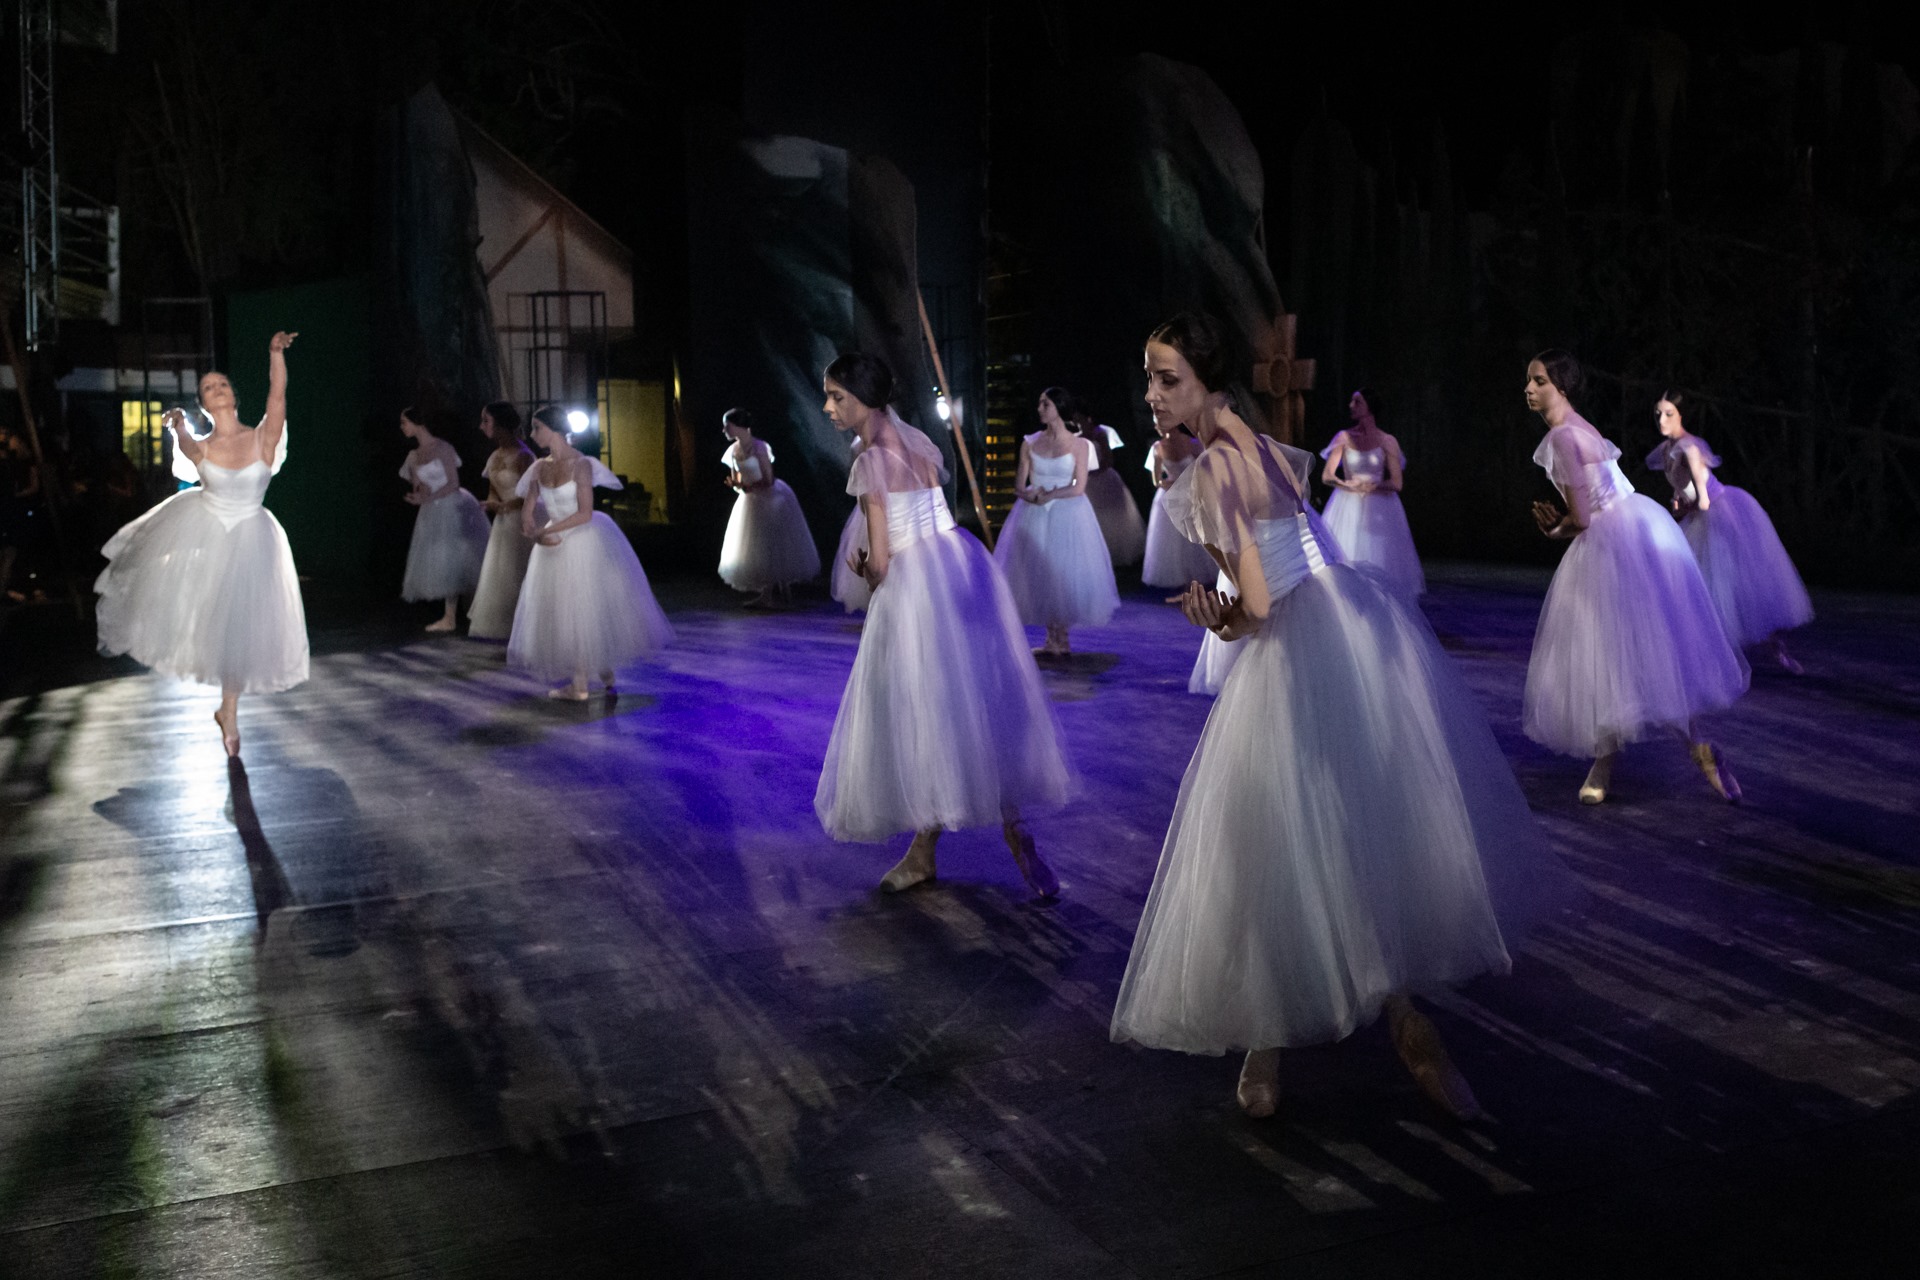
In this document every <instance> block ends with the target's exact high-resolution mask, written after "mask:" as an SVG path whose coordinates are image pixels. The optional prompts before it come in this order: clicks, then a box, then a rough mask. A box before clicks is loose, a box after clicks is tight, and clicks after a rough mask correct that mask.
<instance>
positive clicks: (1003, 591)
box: [813, 352, 1072, 898]
mask: <svg viewBox="0 0 1920 1280" xmlns="http://www.w3.org/2000/svg"><path fill="white" fill-rule="evenodd" d="M822 387H823V389H824V391H825V392H826V405H825V408H826V413H827V417H828V418H829V419H830V420H831V421H832V422H833V426H834V429H835V430H836V431H842V432H848V431H850V432H854V433H856V434H857V435H858V436H859V437H860V442H861V445H862V448H861V450H860V453H859V456H857V457H856V458H854V460H853V469H852V470H851V472H849V474H848V476H847V492H848V493H850V494H852V495H853V496H854V497H856V498H858V499H859V500H860V510H861V511H862V512H863V513H864V515H865V516H866V521H867V538H868V543H867V546H868V549H867V550H865V551H862V552H859V553H857V554H856V556H855V560H854V566H853V567H854V568H855V569H856V570H857V571H858V572H859V573H860V575H861V576H862V577H863V578H865V579H866V581H867V584H868V587H869V589H870V591H871V593H872V598H871V600H870V601H869V602H868V605H867V625H866V627H865V628H864V629H863V630H862V632H861V635H860V650H859V652H858V653H857V654H856V655H855V657H854V660H853V670H852V672H851V673H850V674H849V675H848V676H847V687H846V692H845V693H843V694H842V695H841V698H840V712H839V714H838V715H836V716H835V717H834V721H833V737H832V739H831V741H830V742H829V743H828V745H827V759H826V764H825V766H824V767H823V768H822V769H821V771H820V786H819V788H818V789H817V790H816V791H815V793H814V797H813V807H814V812H815V813H817V814H818V815H819V817H820V825H821V826H822V827H824V828H826V831H827V834H828V835H830V836H832V837H833V838H834V839H836V840H859V841H867V842H874V843H877V842H879V841H882V840H886V839H887V838H888V837H890V836H893V835H896V834H898V833H900V832H903V831H911V832H913V833H914V837H913V843H912V845H911V846H910V847H909V848H908V849H907V854H906V856H905V857H904V858H902V859H900V861H899V863H898V864H897V865H896V866H895V867H894V868H893V869H892V870H891V871H889V872H887V874H886V875H885V877H883V878H882V879H881V881H880V887H881V888H882V889H885V890H888V891H890V892H897V891H899V890H902V889H910V888H912V887H913V886H914V885H917V884H920V883H922V882H923V881H927V880H931V879H933V877H934V872H935V866H934V846H935V844H936V843H937V842H938V840H939V839H940V833H941V832H942V831H943V830H950V829H957V828H962V827H980V826H987V825H990V824H992V823H995V822H998V823H1000V824H1001V831H1002V834H1003V835H1004V836H1005V837H1006V841H1007V848H1008V850H1009V851H1011V852H1012V854H1013V860H1014V862H1015V864H1016V865H1018V866H1019V868H1020V874H1021V876H1022V877H1023V878H1024V879H1025V880H1026V882H1027V885H1028V887H1029V888H1031V889H1032V890H1033V892H1034V893H1035V894H1036V895H1038V896H1039V897H1042V898H1051V897H1053V896H1055V895H1056V894H1058V893H1059V890H1060V882H1059V880H1058V879H1057V878H1056V877H1055V876H1054V874H1053V871H1052V869H1051V868H1049V867H1048V866H1047V864H1046V863H1045V862H1044V861H1042V860H1041V857H1040V854H1039V852H1038V851H1037V850H1035V848H1034V844H1033V836H1032V835H1031V834H1030V833H1029V832H1028V830H1027V825H1026V823H1025V822H1023V821H1021V818H1020V810H1021V807H1022V806H1030V805H1051V804H1058V803H1060V802H1061V801H1063V800H1065V799H1066V797H1067V793H1068V791H1069V789H1070V787H1071V784H1072V776H1071V773H1070V772H1069V770H1068V768H1067V763H1066V760H1065V758H1064V757H1063V756H1062V754H1061V750H1060V729H1059V726H1058V725H1057V724H1056V723H1055V722H1054V718H1053V711H1052V709H1051V708H1050V707H1048V705H1047V696H1046V690H1045V689H1044V688H1043V687H1042V685H1041V682H1040V671H1039V668H1038V667H1036V666H1035V665H1034V662H1033V656H1032V655H1031V654H1030V653H1029V652H1028V651H1027V638H1026V632H1025V631H1024V630H1023V629H1022V628H1021V625H1020V615H1019V613H1018V611H1016V610H1015V608H1014V604H1013V596H1012V594H1011V593H1010V592H1009V591H1008V590H1007V584H1006V581H1005V579H1003V578H1002V577H1001V576H1000V571H999V570H998V569H997V568H996V567H995V566H994V563H993V558H992V557H991V556H989V555H988V554H987V549H986V548H985V547H983V546H981V545H980V543H979V541H978V540H977V539H975V538H974V537H973V535H971V534H969V533H966V532H964V531H962V530H961V529H959V528H958V527H956V526H955V524H954V522H953V513H952V512H951V511H949V510H948V509H947V499H946V494H945V493H944V492H943V491H942V489H941V485H942V484H943V483H944V481H945V471H944V469H943V468H942V466H941V462H940V448H939V446H938V445H936V444H934V443H933V441H931V440H929V439H928V438H927V437H926V436H925V435H924V434H923V433H921V432H920V431H918V430H916V429H915V428H913V427H910V426H908V425H907V424H906V423H905V422H902V421H901V420H900V417H899V415H898V414H896V413H894V412H893V410H892V409H890V408H889V407H888V404H889V402H890V401H891V400H892V399H893V373H892V371H891V370H889V369H888V368H887V365H886V362H885V361H882V360H880V359H878V358H877V357H874V356H870V355H865V354H863V353H860V352H848V353H846V354H845V355H842V356H840V357H839V358H838V359H836V360H835V361H834V362H833V363H832V364H830V365H828V366H827V370H826V374H825V376H824V378H823V379H822Z"/></svg>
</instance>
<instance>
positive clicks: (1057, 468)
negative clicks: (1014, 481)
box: [1027, 450, 1074, 492]
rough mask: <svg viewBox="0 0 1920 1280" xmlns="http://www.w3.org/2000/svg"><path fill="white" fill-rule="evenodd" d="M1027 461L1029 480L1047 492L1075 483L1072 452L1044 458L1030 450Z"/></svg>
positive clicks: (1034, 486)
mask: <svg viewBox="0 0 1920 1280" xmlns="http://www.w3.org/2000/svg"><path fill="white" fill-rule="evenodd" d="M1027 463H1028V466H1027V480H1028V483H1029V484H1030V485H1031V486H1032V487H1033V488H1035V489H1039V490H1041V491H1042V492H1046V491H1049V490H1053V489H1065V488H1067V487H1068V486H1069V485H1071V484H1072V483H1073V463H1074V457H1073V454H1072V453H1063V454H1061V455H1060V456H1059V457H1057V458H1043V457H1041V456H1040V455H1039V454H1037V453H1034V452H1033V451H1032V450H1028V452H1027Z"/></svg>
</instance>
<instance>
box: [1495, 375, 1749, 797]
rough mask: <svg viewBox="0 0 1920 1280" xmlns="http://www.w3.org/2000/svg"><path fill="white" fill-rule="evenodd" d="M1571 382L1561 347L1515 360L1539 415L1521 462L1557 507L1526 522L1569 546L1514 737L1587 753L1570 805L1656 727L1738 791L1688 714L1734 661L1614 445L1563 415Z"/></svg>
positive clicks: (1719, 786) (1715, 691)
mask: <svg viewBox="0 0 1920 1280" xmlns="http://www.w3.org/2000/svg"><path fill="white" fill-rule="evenodd" d="M1579 387H1580V363H1579V361H1577V360H1575V359H1574V358H1573V357H1572V356H1570V355H1568V354H1567V353H1566V352H1564V351H1558V350H1548V351H1542V352H1541V353H1540V354H1539V355H1537V356H1535V357H1534V358H1533V360H1532V362H1531V363H1529V364H1528V365H1527V392H1526V394H1527V407H1528V408H1529V409H1532V410H1533V411H1534V412H1535V413H1537V414H1539V415H1540V417H1541V419H1542V420H1543V421H1545V422H1546V424H1547V434H1546V437H1545V438H1544V439H1542V440H1541V441H1540V447H1539V448H1537V449H1535V450H1534V451H1533V460H1534V461H1535V462H1536V463H1538V464H1539V465H1540V466H1541V468H1543V469H1544V470H1545V471H1546V473H1547V478H1548V479H1550V480H1552V481H1553V484H1554V487H1555V488H1556V489H1558V490H1559V491H1560V496H1561V497H1562V498H1564V499H1565V500H1566V504H1567V509H1566V510H1565V511H1564V512H1563V511H1561V510H1560V508H1558V507H1556V506H1554V505H1553V504H1552V503H1550V502H1536V503H1534V504H1533V517H1534V520H1535V522H1536V523H1538V524H1539V526H1540V532H1542V533H1544V534H1545V535H1546V536H1547V537H1549V538H1556V539H1562V540H1565V541H1567V542H1569V544H1570V545H1569V546H1568V547H1567V553H1566V555H1564V556H1562V557H1561V558H1560V567H1559V568H1558V569H1556V570H1554V573H1553V581H1552V583H1550V584H1549V585H1548V587H1547V599H1546V603H1545V604H1543V605H1542V606H1541V609H1540V622H1539V625H1538V626H1537V627H1536V628H1535V630H1534V634H1533V656H1532V657H1531V658H1530V659H1528V662H1527V689H1526V696H1525V701H1524V704H1523V716H1524V721H1525V728H1526V732H1527V736H1528V737H1529V738H1532V739H1533V740H1534V741H1535V742H1538V743H1540V744H1541V745H1542V746H1545V747H1550V748H1552V749H1553V750H1555V751H1558V752H1560V753H1561V754H1563V755H1569V756H1581V757H1591V758H1592V760H1593V767H1592V768H1591V769H1589V770H1588V772H1587V780H1586V781H1585V782H1583V783H1582V784H1581V785H1580V802H1581V803H1582V804H1599V803H1601V802H1602V801H1604V800H1605V799H1606V798H1607V788H1608V786H1609V785H1610V783H1611V780H1612V777H1613V763H1614V760H1615V758H1616V757H1618V755H1619V754H1620V751H1621V749H1622V748H1624V747H1625V746H1626V744H1628V743H1629V742H1637V741H1639V740H1640V739H1641V738H1644V737H1646V736H1647V735H1648V734H1649V733H1653V732H1658V731H1660V730H1666V731H1668V732H1671V733H1674V734H1677V735H1678V736H1680V737H1682V738H1684V739H1685V740H1686V742H1687V745H1688V747H1689V748H1690V750H1691V752H1692V755H1693V760H1694V763H1695V764H1697V765H1699V767H1700V772H1701V773H1703V774H1705V775H1706V778H1707V782H1708V784H1709V785H1710V786H1712V788H1713V789H1714V791H1715V792H1716V793H1717V794H1719V795H1720V796H1721V797H1722V798H1723V799H1726V800H1738V799H1739V798H1740V784H1739V783H1738V782H1736V781H1734V777H1733V772H1732V770H1730V769H1729V768H1727V763H1726V759H1725V757H1724V756H1722V754H1721V753H1720V750H1719V748H1717V747H1715V746H1714V745H1713V744H1712V743H1711V742H1708V741H1706V740H1705V739H1703V738H1701V737H1700V735H1699V733H1698V732H1697V731H1696V729H1695V726H1694V718H1695V717H1696V716H1699V715H1701V714H1703V713H1705V712H1708V711H1713V710H1716V709H1718V708H1720V707H1726V706H1731V705H1732V704H1733V702H1734V700H1735V699H1737V698H1738V697H1739V696H1740V695H1741V694H1742V693H1743V692H1745V690H1746V687H1747V678H1748V674H1749V673H1748V670H1747V663H1746V660H1745V659H1744V658H1742V657H1741V656H1740V654H1739V653H1738V652H1736V651H1735V650H1734V648H1733V646H1732V645H1730V644H1728V643H1727V637H1726V634H1725V632H1723V631H1722V630H1721V627H1720V619H1719V615H1718V614H1716V613H1715V612H1714V608H1713V599H1712V597H1711V596H1709V595H1708V594H1707V584H1706V583H1705V582H1704V581H1703V580H1702V579H1701V577H1700V569H1699V567H1698V566H1697V565H1696V564H1695V563H1694V559H1693V551H1692V549H1691V548H1690V547H1688V546H1687V540H1686V538H1685V536H1684V535H1682V534H1681V532H1680V530H1679V528H1678V526H1676V525H1675V524H1674V523H1673V521H1672V520H1671V519H1670V518H1668V516H1667V514H1666V512H1664V511H1662V510H1661V509H1660V504H1659V503H1657V502H1654V501H1653V500H1651V499H1650V498H1648V497H1646V495H1644V494H1640V493H1635V492H1634V489H1633V485H1632V484H1630V483H1629V482H1628V481H1627V477H1626V475H1625V474H1624V473H1623V472H1622V471H1621V470H1620V463H1619V461H1618V459H1619V457H1620V450H1619V448H1618V447H1617V446H1616V445H1615V444H1614V443H1613V442H1612V441H1610V440H1608V439H1607V438H1606V437H1605V436H1602V435H1601V434H1600V432H1599V431H1598V430H1596V429H1595V428H1594V426H1593V424H1592V423H1590V422H1588V421H1587V420H1586V419H1585V418H1583V417H1581V416H1580V415H1579V414H1578V413H1577V412H1575V411H1574V407H1573V405H1572V403H1571V402H1570V401H1569V400H1568V399H1567V397H1568V396H1569V395H1571V394H1572V393H1573V392H1575V391H1577V390H1579Z"/></svg>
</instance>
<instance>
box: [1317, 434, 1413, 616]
mask: <svg viewBox="0 0 1920 1280" xmlns="http://www.w3.org/2000/svg"><path fill="white" fill-rule="evenodd" d="M1336 448H1344V449H1345V452H1344V453H1342V454H1341V456H1340V466H1341V468H1342V469H1343V470H1344V471H1345V472H1346V474H1347V479H1349V480H1370V481H1372V482H1373V483H1375V484H1380V483H1382V482H1383V481H1385V479H1386V476H1387V449H1386V446H1385V445H1384V444H1383V445H1381V446H1380V447H1379V448H1376V449H1356V448H1354V447H1353V446H1352V445H1351V444H1348V443H1347V433H1346V432H1344V431H1342V432H1341V433H1340V434H1339V435H1337V436H1335V437H1334V438H1333V443H1332V444H1330V445H1328V446H1327V447H1326V448H1325V449H1323V450H1322V451H1321V453H1320V456H1321V457H1323V458H1325V457H1329V456H1331V455H1332V453H1333V451H1334V450H1335V449H1336ZM1400 465H1401V466H1402V467H1403V468H1404V467H1405V466H1406V459H1405V458H1404V457H1403V458H1401V460H1400ZM1326 524H1327V532H1328V533H1330V534H1332V535H1333V540H1334V541H1335V542H1337V543H1338V544H1340V552H1341V554H1342V555H1344V556H1346V558H1347V562H1348V563H1349V564H1370V565H1373V566H1374V567H1375V568H1377V569H1379V570H1380V571H1381V572H1382V573H1384V574H1386V575H1387V581H1389V582H1391V583H1392V584H1393V586H1394V589H1395V590H1397V591H1400V592H1403V593H1404V594H1405V595H1406V596H1407V597H1408V598H1409V599H1411V598H1412V597H1414V596H1418V595H1422V594H1424V593H1425V591H1426V589H1427V578H1426V575H1425V574H1424V573H1422V572H1421V571H1420V553H1419V552H1418V551H1416V550H1414V547H1413V530H1411V529H1409V528H1408V527H1407V512H1406V509H1405V508H1404V507H1402V506H1401V505H1400V495H1399V494H1397V493H1395V492H1393V491H1392V490H1390V489H1375V490H1373V492H1371V493H1355V492H1353V491H1352V490H1350V489H1335V490H1334V491H1333V496H1332V497H1330V498H1328V499H1327V512H1326Z"/></svg>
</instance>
